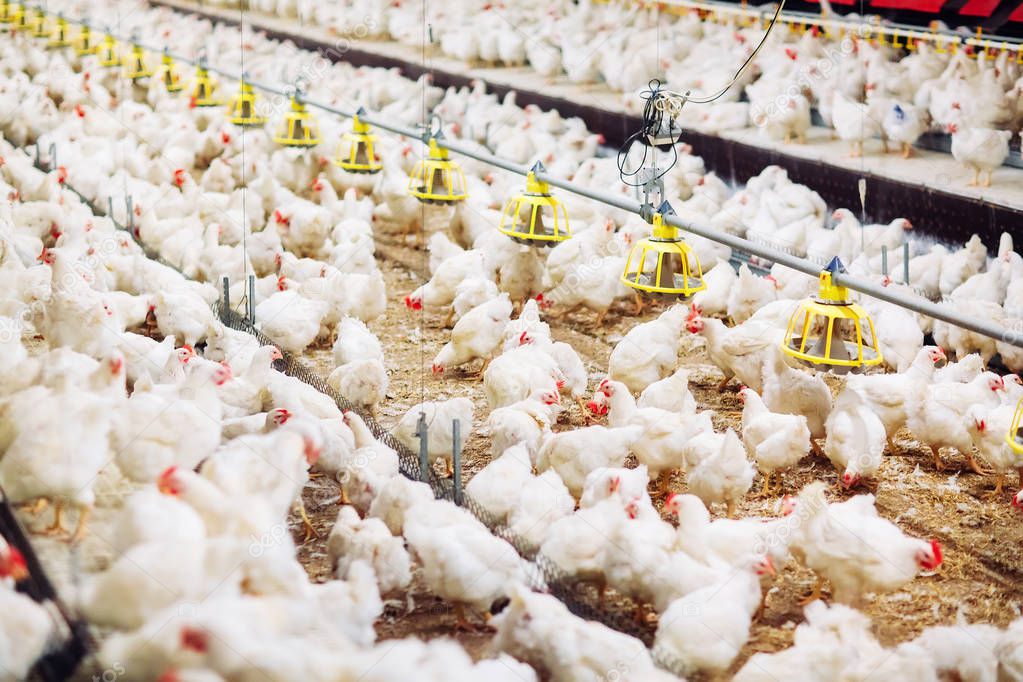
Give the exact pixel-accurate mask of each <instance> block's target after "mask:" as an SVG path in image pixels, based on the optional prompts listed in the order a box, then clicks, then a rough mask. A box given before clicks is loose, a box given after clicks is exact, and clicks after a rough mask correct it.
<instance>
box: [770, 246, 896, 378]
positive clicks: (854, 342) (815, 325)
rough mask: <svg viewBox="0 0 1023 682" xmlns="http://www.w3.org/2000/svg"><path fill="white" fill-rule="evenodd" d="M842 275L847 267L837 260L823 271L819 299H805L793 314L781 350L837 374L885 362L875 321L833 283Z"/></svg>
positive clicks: (842, 289)
mask: <svg viewBox="0 0 1023 682" xmlns="http://www.w3.org/2000/svg"><path fill="white" fill-rule="evenodd" d="M841 272H845V266H844V265H842V261H841V260H839V259H838V258H834V259H832V261H831V262H830V263H829V264H828V266H827V267H826V268H825V269H824V270H823V271H821V274H820V291H819V292H818V294H817V297H816V298H808V299H806V300H804V301H803V302H802V303H800V304H799V307H798V308H797V309H796V311H795V312H794V313H792V317H791V318H789V324H788V327H787V328H786V330H785V340H784V341H783V342H782V347H781V349H782V350H783V351H785V353H786V354H787V355H789V356H791V357H793V358H796V359H798V360H801V361H803V362H804V363H806V364H807V365H809V366H811V367H814V368H815V369H820V370H827V371H831V372H833V373H835V374H846V373H848V372H850V371H855V370H857V369H860V368H863V367H872V366H874V365H879V364H881V362H882V361H883V360H884V357H883V356H882V355H881V349H880V348H879V347H878V345H877V334H876V333H875V331H874V321H873V320H871V319H870V315H868V314H867V311H866V310H864V309H863V308H862V307H861V306H860V305H858V304H856V303H853V302H852V301H851V300H850V297H849V289H847V288H846V287H843V286H841V285H838V284H835V283H834V282H833V281H832V276H833V275H834V274H835V273H841ZM800 325H801V331H799V332H798V333H797V332H796V328H797V326H800Z"/></svg>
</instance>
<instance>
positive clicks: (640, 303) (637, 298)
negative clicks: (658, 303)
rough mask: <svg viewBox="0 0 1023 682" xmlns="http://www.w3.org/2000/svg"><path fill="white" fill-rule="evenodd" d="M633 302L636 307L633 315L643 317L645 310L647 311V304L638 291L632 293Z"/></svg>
mask: <svg viewBox="0 0 1023 682" xmlns="http://www.w3.org/2000/svg"><path fill="white" fill-rule="evenodd" d="M632 301H633V303H635V306H634V307H633V309H632V314H633V315H642V314H643V310H644V309H646V305H647V304H646V302H645V301H644V300H643V296H642V295H640V293H639V292H638V291H634V292H632Z"/></svg>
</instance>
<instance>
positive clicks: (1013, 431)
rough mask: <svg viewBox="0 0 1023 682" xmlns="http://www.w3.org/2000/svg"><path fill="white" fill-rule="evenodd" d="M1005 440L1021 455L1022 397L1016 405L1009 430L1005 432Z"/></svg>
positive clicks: (1022, 449)
mask: <svg viewBox="0 0 1023 682" xmlns="http://www.w3.org/2000/svg"><path fill="white" fill-rule="evenodd" d="M1005 442H1006V443H1007V444H1008V445H1009V447H1010V448H1012V450H1013V452H1015V453H1016V454H1017V455H1023V398H1020V401H1019V403H1018V404H1017V405H1016V412H1015V413H1014V414H1013V415H1012V422H1010V424H1009V432H1008V433H1007V434H1005Z"/></svg>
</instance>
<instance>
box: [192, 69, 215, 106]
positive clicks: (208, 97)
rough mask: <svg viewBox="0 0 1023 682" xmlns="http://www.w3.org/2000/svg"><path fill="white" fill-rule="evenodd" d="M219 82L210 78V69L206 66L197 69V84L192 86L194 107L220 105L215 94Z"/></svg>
mask: <svg viewBox="0 0 1023 682" xmlns="http://www.w3.org/2000/svg"><path fill="white" fill-rule="evenodd" d="M216 91H217V82H216V81H215V80H213V78H211V77H210V72H209V69H207V68H206V66H205V65H204V64H201V63H200V64H199V65H198V66H196V67H195V83H194V84H193V85H192V94H191V99H190V101H191V105H192V106H193V107H216V106H219V105H220V100H218V99H217V98H216V97H215V96H214V94H215V93H216Z"/></svg>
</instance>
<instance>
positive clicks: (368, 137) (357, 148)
mask: <svg viewBox="0 0 1023 682" xmlns="http://www.w3.org/2000/svg"><path fill="white" fill-rule="evenodd" d="M365 113H366V110H365V109H363V108H362V107H359V110H358V111H357V112H355V116H352V130H351V132H347V133H345V134H344V135H343V136H342V137H341V144H340V145H338V149H337V157H335V158H334V165H335V166H337V167H338V168H340V169H341V170H344V171H347V172H349V173H363V174H373V173H379V172H380V171H381V169H383V165H382V164H381V163H380V159H379V158H377V155H376V151H375V147H376V140H377V136H376V135H374V134H373V133H372V132H370V130H371V129H370V127H369V125H367V124H366V123H363V121H362V119H360V118H359V116H360V115H362V114H365Z"/></svg>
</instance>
